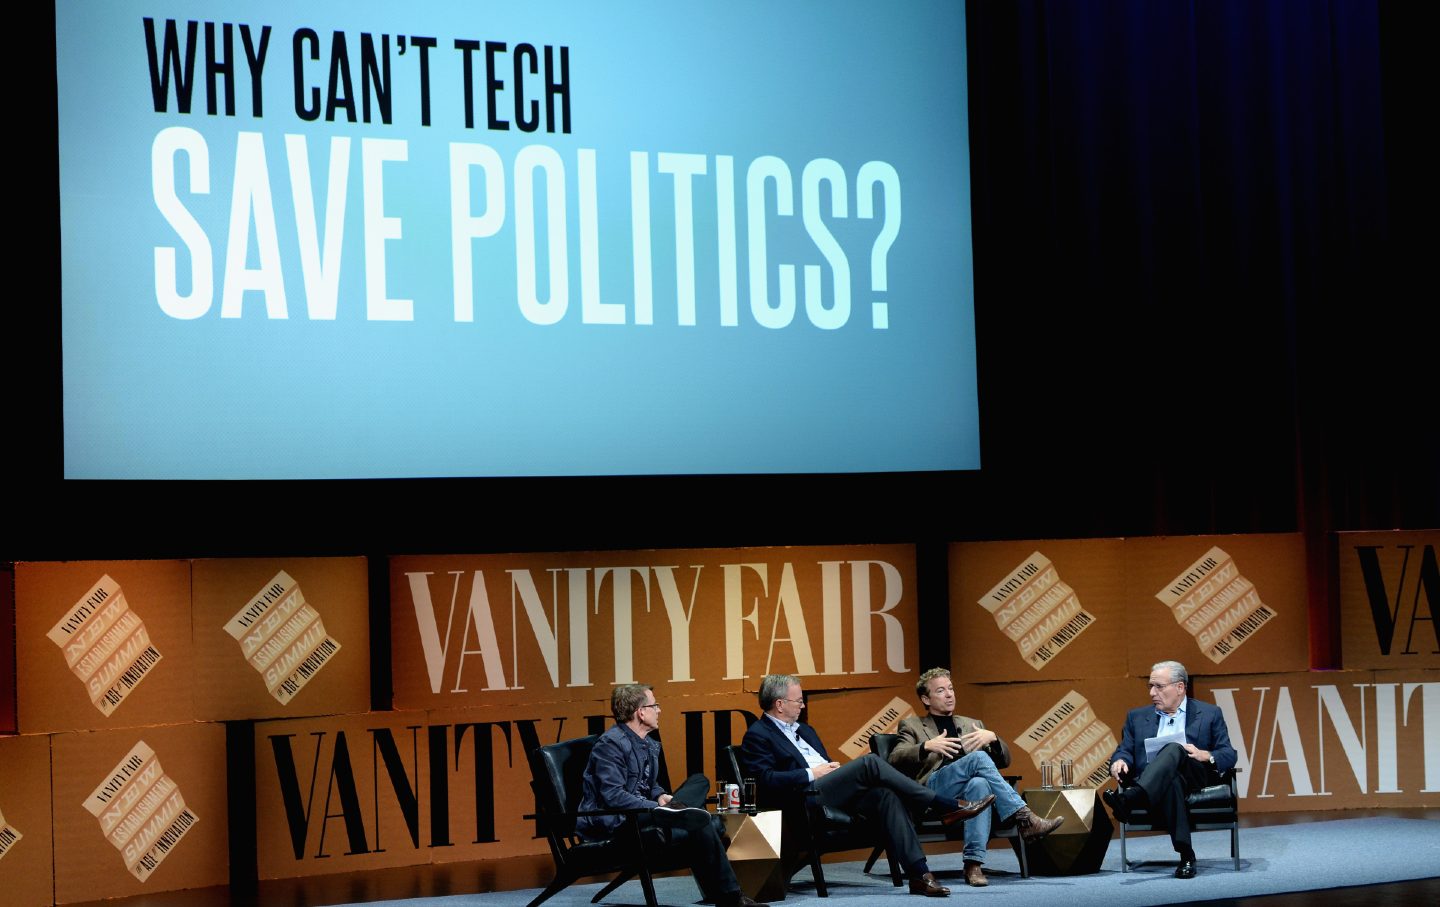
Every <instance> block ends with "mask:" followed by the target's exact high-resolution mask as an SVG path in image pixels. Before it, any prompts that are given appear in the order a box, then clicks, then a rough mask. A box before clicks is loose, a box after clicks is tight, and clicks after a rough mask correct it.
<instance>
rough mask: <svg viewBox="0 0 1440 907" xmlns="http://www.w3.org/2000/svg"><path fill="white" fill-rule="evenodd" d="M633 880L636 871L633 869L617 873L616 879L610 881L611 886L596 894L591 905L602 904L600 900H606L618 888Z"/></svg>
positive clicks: (591, 900)
mask: <svg viewBox="0 0 1440 907" xmlns="http://www.w3.org/2000/svg"><path fill="white" fill-rule="evenodd" d="M633 878H635V870H633V869H627V870H625V871H624V872H620V873H616V875H615V878H613V879H611V880H610V884H608V885H606V886H605V887H604V888H601V889H600V890H599V891H597V892H595V897H593V898H591V899H590V903H592V904H598V903H600V900H601V899H602V898H604V897H605V896H606V895H608V894H609V893H610V892H612V891H614V890H615V889H616V888H619V887H620V886H621V885H624V884H625V883H626V882H628V881H630V880H631V879H633Z"/></svg>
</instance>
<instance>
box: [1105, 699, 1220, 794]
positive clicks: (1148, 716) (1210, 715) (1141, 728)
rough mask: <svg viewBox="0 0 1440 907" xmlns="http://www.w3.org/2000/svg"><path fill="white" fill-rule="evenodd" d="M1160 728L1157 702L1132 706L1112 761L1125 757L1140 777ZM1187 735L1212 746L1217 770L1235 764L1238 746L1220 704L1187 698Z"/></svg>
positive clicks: (1190, 739) (1205, 747) (1205, 746)
mask: <svg viewBox="0 0 1440 907" xmlns="http://www.w3.org/2000/svg"><path fill="white" fill-rule="evenodd" d="M1159 729H1160V715H1159V713H1158V712H1156V710H1155V706H1153V705H1147V706H1145V707H1143V708H1139V709H1131V710H1130V713H1129V714H1127V715H1126V716H1125V732H1124V736H1123V737H1122V739H1121V740H1120V746H1119V747H1117V748H1116V749H1115V752H1114V754H1112V755H1111V756H1110V761H1111V762H1114V761H1115V760H1116V759H1124V760H1125V764H1126V765H1129V766H1130V772H1131V775H1132V777H1138V776H1139V774H1140V770H1141V769H1142V768H1144V767H1145V763H1146V762H1147V761H1149V760H1147V759H1146V758H1145V740H1146V738H1148V737H1154V736H1155V734H1156V732H1157V731H1158V730H1159ZM1185 739H1186V740H1187V741H1188V742H1190V743H1193V744H1194V745H1195V746H1198V747H1200V749H1202V750H1209V751H1210V753H1211V755H1213V756H1214V757H1215V770H1216V771H1218V772H1224V771H1228V770H1230V769H1232V768H1234V767H1235V748H1234V747H1232V746H1231V745H1230V732H1229V730H1227V729H1226V727H1225V716H1224V714H1223V713H1222V712H1221V711H1220V709H1219V708H1218V707H1216V706H1213V705H1211V704H1210V703H1208V702H1201V701H1200V700H1198V699H1189V698H1187V699H1186V700H1185Z"/></svg>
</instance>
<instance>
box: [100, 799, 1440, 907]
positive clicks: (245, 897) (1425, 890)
mask: <svg viewBox="0 0 1440 907" xmlns="http://www.w3.org/2000/svg"><path fill="white" fill-rule="evenodd" d="M1368 816H1389V817H1395V818H1406V819H1429V820H1434V821H1440V808H1413V809H1361V810H1317V811H1313V812H1291V813H1267V814H1259V815H1249V816H1243V817H1242V821H1241V826H1242V829H1243V828H1259V827H1270V826H1282V825H1291V824H1304V823H1310V822H1317V821H1326V820H1334V819H1351V818H1360V817H1368ZM1240 841H1241V843H1240V852H1241V856H1242V858H1243V857H1244V855H1245V838H1244V833H1243V831H1242V833H1241V839H1240ZM1111 846H1112V849H1114V850H1116V851H1117V852H1118V848H1119V844H1118V839H1117V840H1116V841H1112V845H1111ZM926 851H927V853H929V854H931V855H932V857H933V856H936V855H942V854H945V853H949V852H952V851H953V852H956V853H958V851H959V844H958V842H956V843H953V844H938V845H927V846H926ZM865 856H866V854H864V853H861V852H858V851H857V852H853V853H847V854H834V855H831V856H829V857H827V858H826V862H827V863H828V862H832V861H834V862H843V861H850V860H857V859H863V858H864V857H865ZM1204 856H1206V855H1205V854H1202V857H1204ZM948 862H953V861H946V863H947V865H948ZM937 871H938V870H937ZM1436 872H1437V873H1440V867H1436ZM551 876H552V866H551V862H550V858H549V856H548V855H544V856H535V857H518V858H512V859H507V860H499V861H492V862H480V863H459V864H450V865H438V866H415V867H404V868H398V869H383V870H375V871H372V872H366V873H345V874H338V875H330V876H318V877H313V878H306V879H281V880H275V881H266V882H261V883H260V884H259V886H258V888H257V889H256V890H253V891H240V890H234V889H231V888H227V887H219V888H205V889H192V890H188V891H173V892H160V893H156V894H151V895H145V896H140V897H133V898H121V899H115V900H106V901H95V902H92V904H93V905H94V907H192V905H197V904H203V905H206V907H290V905H295V907H300V905H304V907H321V905H349V904H364V903H367V902H372V901H396V900H405V899H410V898H427V897H439V896H445V895H458V894H466V893H473V892H477V891H507V890H513V889H519V888H538V887H541V886H543V885H545V884H546V883H547V882H549V881H550V878H551ZM802 876H803V873H802ZM1202 876H1203V872H1202ZM798 878H801V876H797V879H798ZM1198 882H1199V880H1197V883H1198ZM948 884H950V885H951V886H952V889H955V890H954V894H953V895H952V896H961V897H963V896H966V895H968V894H982V893H983V891H980V890H976V891H971V890H969V889H966V888H965V887H964V886H963V885H960V886H959V887H958V888H956V887H955V882H954V881H951V882H949V883H948ZM1000 884H1001V885H1009V884H1011V883H1010V882H1009V881H1008V880H1002V881H1001V882H1000ZM994 888H995V886H994V885H992V887H991V889H985V890H986V891H989V890H994ZM887 893H888V892H887ZM578 894H579V893H578V892H577V893H575V894H568V895H567V893H565V892H562V893H560V894H559V895H557V896H556V897H555V898H553V899H552V900H551V901H550V902H548V903H547V905H546V907H550V905H555V907H575V905H576V904H577V903H578V904H582V905H583V904H588V903H589V898H588V897H587V898H584V899H577V895H578ZM617 894H619V893H618V892H617ZM620 897H621V899H622V900H624V899H625V896H624V895H620ZM1317 902H1318V903H1324V904H1326V905H1342V907H1360V905H1382V907H1383V905H1395V907H1401V905H1403V907H1409V905H1413V904H1426V903H1429V904H1440V877H1437V878H1429V879H1418V880H1413V881H1405V882H1392V883H1386V884H1380V885H1363V886H1357V887H1349V888H1328V889H1324V890H1323V896H1321V897H1317V892H1316V891H1313V890H1312V891H1301V892H1294V893H1289V894H1274V895H1264V896H1254V897H1243V898H1235V899H1225V900H1211V901H1203V902H1191V903H1201V904H1206V905H1244V907H1261V905H1263V907H1315V904H1316V903H1317Z"/></svg>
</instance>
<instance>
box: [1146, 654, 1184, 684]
mask: <svg viewBox="0 0 1440 907" xmlns="http://www.w3.org/2000/svg"><path fill="white" fill-rule="evenodd" d="M1161 668H1164V669H1165V670H1166V671H1169V672H1170V682H1171V683H1175V682H1176V681H1179V682H1180V683H1183V684H1185V689H1187V690H1188V689H1190V675H1189V674H1188V673H1187V672H1186V671H1185V666H1184V665H1182V664H1181V663H1180V662H1178V661H1157V662H1155V663H1154V664H1153V665H1151V666H1150V673H1152V674H1153V673H1155V672H1156V671H1158V670H1160V669H1161Z"/></svg>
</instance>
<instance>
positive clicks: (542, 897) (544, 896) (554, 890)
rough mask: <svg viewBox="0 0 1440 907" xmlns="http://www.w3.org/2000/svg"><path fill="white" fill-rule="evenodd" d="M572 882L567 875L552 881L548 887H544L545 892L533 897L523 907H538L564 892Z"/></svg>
mask: <svg viewBox="0 0 1440 907" xmlns="http://www.w3.org/2000/svg"><path fill="white" fill-rule="evenodd" d="M573 881H575V880H574V879H572V878H570V876H569V875H568V874H566V875H562V876H560V877H559V878H557V879H554V880H552V881H551V882H550V884H549V885H547V886H545V890H544V891H542V892H540V893H539V894H537V895H535V899H534V900H532V901H531V902H530V903H528V904H526V905H525V907H540V905H541V904H543V903H545V902H546V901H548V900H550V899H551V898H552V897H554V896H555V895H557V894H559V893H560V892H561V891H563V890H565V888H567V887H568V886H569V885H570V883H571V882H573Z"/></svg>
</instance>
